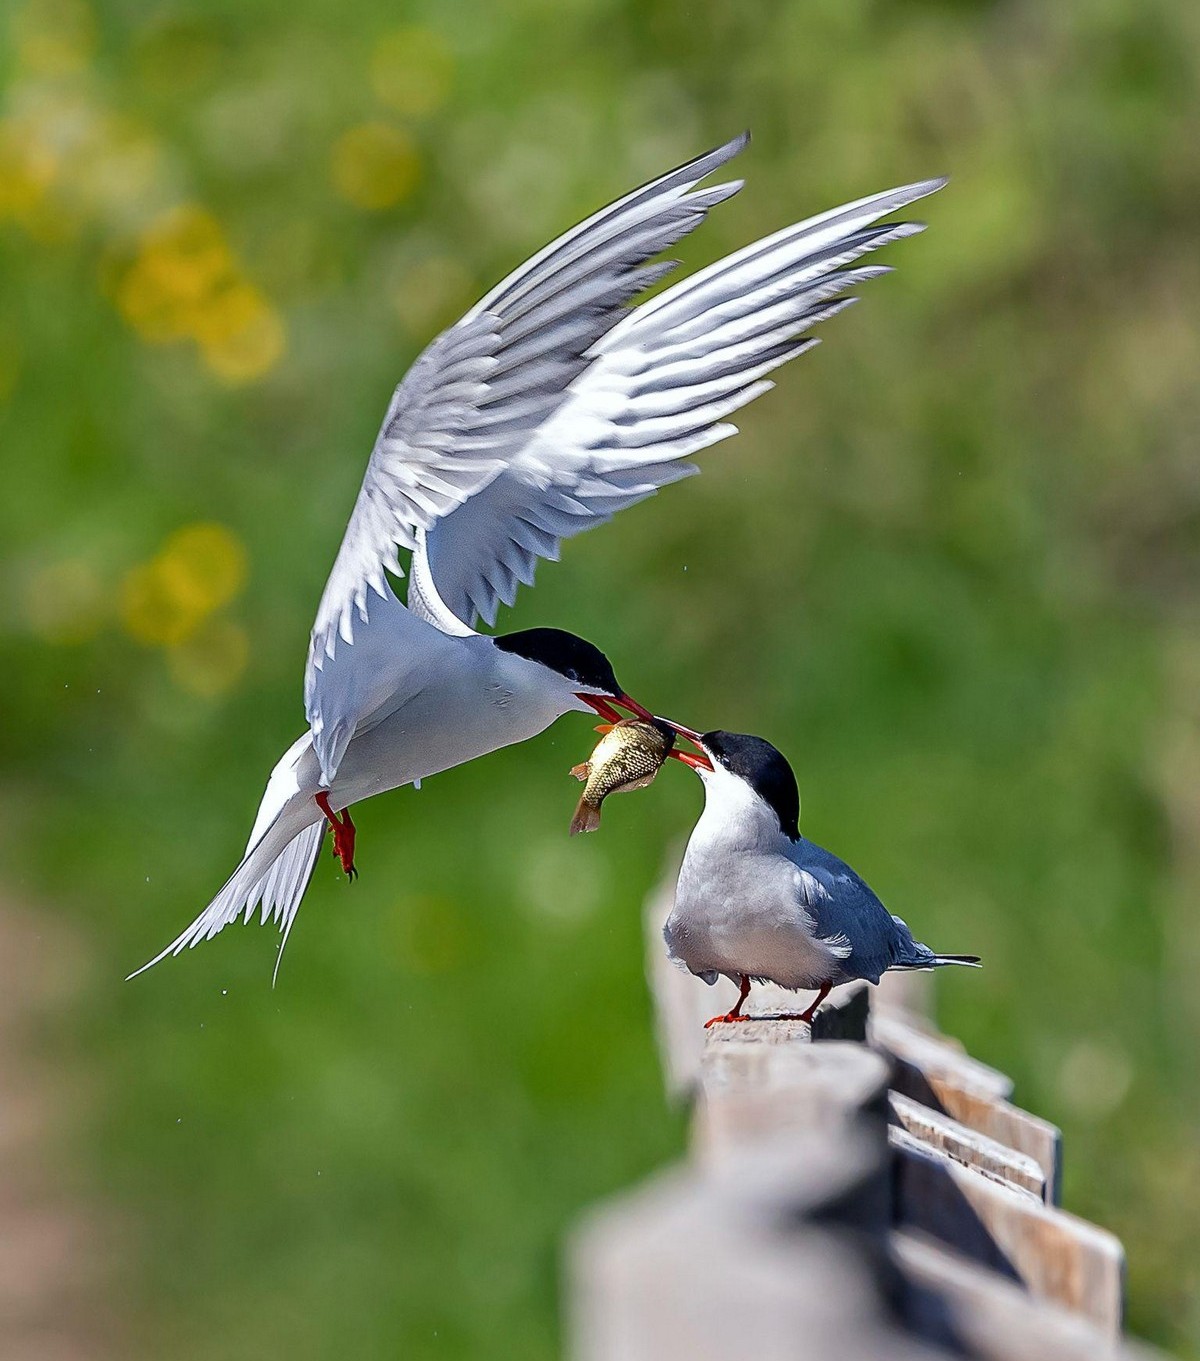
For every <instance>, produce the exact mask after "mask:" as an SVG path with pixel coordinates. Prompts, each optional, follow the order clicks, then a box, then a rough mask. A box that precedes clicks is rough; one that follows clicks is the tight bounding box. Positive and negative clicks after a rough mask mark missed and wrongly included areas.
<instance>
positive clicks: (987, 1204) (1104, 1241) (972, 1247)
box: [889, 1126, 1125, 1333]
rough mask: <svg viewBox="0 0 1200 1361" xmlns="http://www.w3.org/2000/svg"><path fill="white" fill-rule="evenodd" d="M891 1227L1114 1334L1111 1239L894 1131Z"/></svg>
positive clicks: (1118, 1264) (1120, 1301)
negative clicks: (931, 1241)
mask: <svg viewBox="0 0 1200 1361" xmlns="http://www.w3.org/2000/svg"><path fill="white" fill-rule="evenodd" d="M889 1138H890V1141H891V1144H892V1147H893V1150H894V1153H895V1159H894V1164H893V1186H894V1205H895V1214H896V1224H897V1227H900V1228H912V1229H918V1230H921V1231H923V1232H925V1233H928V1234H930V1235H932V1236H933V1237H934V1238H937V1239H939V1240H941V1241H942V1242H944V1243H947V1244H949V1245H951V1246H953V1247H954V1248H955V1249H957V1250H958V1251H959V1252H962V1253H963V1254H965V1255H966V1256H968V1257H970V1258H972V1259H973V1260H974V1261H976V1262H978V1263H980V1264H981V1265H983V1266H986V1267H989V1268H991V1269H992V1270H994V1271H997V1272H999V1273H1000V1274H1001V1275H1004V1276H1008V1277H1009V1278H1010V1279H1012V1280H1015V1281H1019V1282H1021V1283H1022V1284H1023V1285H1024V1286H1025V1287H1026V1289H1028V1290H1029V1292H1030V1293H1031V1294H1032V1295H1035V1296H1037V1297H1038V1298H1039V1299H1045V1300H1051V1301H1054V1302H1055V1303H1057V1304H1060V1305H1062V1306H1064V1307H1065V1308H1068V1309H1073V1310H1075V1311H1077V1312H1078V1313H1080V1314H1082V1315H1083V1316H1085V1317H1086V1318H1089V1319H1090V1320H1091V1321H1092V1322H1093V1323H1095V1324H1096V1325H1097V1326H1099V1327H1101V1328H1103V1329H1105V1330H1107V1331H1109V1332H1111V1333H1116V1332H1117V1331H1119V1329H1120V1326H1121V1318H1122V1312H1123V1305H1124V1268H1125V1255H1124V1252H1123V1250H1122V1248H1121V1245H1120V1243H1119V1241H1118V1240H1117V1239H1116V1238H1114V1237H1113V1235H1112V1234H1110V1233H1106V1232H1105V1231H1104V1230H1103V1229H1098V1228H1096V1227H1095V1226H1094V1225H1092V1224H1088V1223H1085V1222H1084V1221H1083V1220H1081V1219H1076V1218H1075V1216H1074V1215H1069V1214H1066V1213H1065V1212H1064V1211H1062V1210H1058V1209H1054V1208H1052V1207H1049V1206H1046V1205H1043V1204H1042V1203H1041V1202H1040V1201H1039V1200H1038V1199H1037V1198H1036V1197H1035V1196H1033V1195H1032V1194H1030V1193H1029V1192H1027V1191H1022V1190H1019V1189H1017V1188H1016V1187H1013V1186H1009V1185H1006V1184H1004V1183H1002V1182H1000V1181H998V1180H995V1179H993V1178H989V1177H987V1176H985V1175H984V1174H983V1173H981V1172H979V1171H978V1170H976V1169H975V1168H971V1167H966V1166H964V1165H963V1164H962V1163H958V1162H955V1161H954V1160H953V1159H951V1158H949V1157H947V1156H946V1155H945V1154H944V1153H942V1152H940V1151H938V1150H936V1149H933V1148H930V1147H928V1146H927V1145H925V1144H922V1143H921V1142H920V1141H919V1140H917V1139H914V1138H913V1137H912V1136H911V1135H910V1134H908V1133H907V1132H906V1131H904V1130H902V1129H898V1128H896V1127H895V1126H892V1128H891V1129H890V1130H889Z"/></svg>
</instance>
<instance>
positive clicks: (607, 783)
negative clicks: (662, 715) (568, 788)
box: [571, 718, 675, 836]
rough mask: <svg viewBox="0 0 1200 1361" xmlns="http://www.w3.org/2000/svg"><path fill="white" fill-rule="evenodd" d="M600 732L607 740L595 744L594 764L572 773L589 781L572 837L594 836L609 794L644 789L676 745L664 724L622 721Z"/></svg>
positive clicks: (586, 765)
mask: <svg viewBox="0 0 1200 1361" xmlns="http://www.w3.org/2000/svg"><path fill="white" fill-rule="evenodd" d="M597 732H602V733H603V734H604V736H603V737H602V738H601V739H600V741H599V742H597V743H596V749H595V750H594V751H593V752H592V756H591V760H589V761H584V762H583V763H582V764H581V765H577V766H575V767H574V769H572V771H571V774H572V775H574V776H575V778H576V779H577V780H586V781H587V784H586V786H585V788H584V791H583V795H582V797H581V798H580V800H579V805H578V807H577V808H576V809H575V816H574V817H573V818H572V819H571V835H572V836H574V835H575V834H576V833H577V832H594V831H595V830H596V828H597V827H599V826H600V805H601V804H602V803H603V802H604V800H605V799H606V798H607V797H608V796H609V795H610V794H623V793H624V792H625V791H626V790H629V789H644V788H645V787H646V785H648V784H649V783H650V782H651V780H653V779H654V777H655V776H656V775H657V774H658V772H659V769H660V767H661V766H662V764H663V762H664V761H665V760H666V759H667V757H668V756H669V755H670V754H671V748H672V747H673V746H674V745H675V734H674V733H673V732H672V731H671V729H670V728H669V727H668V726H667V725H666V724H665V723H658V722H654V723H645V722H643V721H642V720H641V719H637V718H626V719H622V721H621V722H620V723H614V724H613V725H612V726H611V727H602V728H598V729H597Z"/></svg>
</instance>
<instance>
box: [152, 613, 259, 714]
mask: <svg viewBox="0 0 1200 1361" xmlns="http://www.w3.org/2000/svg"><path fill="white" fill-rule="evenodd" d="M249 655H250V640H249V638H248V637H247V636H246V630H245V629H244V628H243V627H242V626H241V625H240V624H235V623H233V622H232V621H231V620H228V619H206V620H205V621H204V622H203V623H202V624H201V625H200V626H199V627H198V628H197V629H196V631H195V632H194V633H192V634H191V635H190V636H189V637H187V638H185V639H184V640H183V641H182V642H181V643H178V644H176V645H174V646H172V647H169V648H168V650H167V667H168V669H169V670H170V673H171V678H172V680H174V681H175V683H176V684H177V685H178V686H179V687H180V688H181V689H183V690H186V691H188V693H189V694H193V695H198V696H199V697H200V698H202V699H214V698H216V696H218V695H223V694H225V693H226V692H227V691H229V690H231V689H232V688H233V687H234V686H235V685H236V684H237V682H238V681H239V680H240V679H241V676H242V673H243V672H244V671H245V669H246V661H247V658H248V657H249Z"/></svg>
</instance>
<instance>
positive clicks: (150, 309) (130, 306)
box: [117, 205, 235, 344]
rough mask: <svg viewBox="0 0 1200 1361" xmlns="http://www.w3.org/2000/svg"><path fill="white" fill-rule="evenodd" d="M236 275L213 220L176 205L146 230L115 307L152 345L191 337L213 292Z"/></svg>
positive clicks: (202, 212)
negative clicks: (198, 318) (197, 320)
mask: <svg viewBox="0 0 1200 1361" xmlns="http://www.w3.org/2000/svg"><path fill="white" fill-rule="evenodd" d="M234 276H235V266H234V260H233V255H232V253H231V252H230V250H229V247H228V246H227V245H226V243H225V236H224V233H223V232H222V231H221V227H220V224H219V223H218V222H217V221H216V219H215V218H214V217H213V216H212V215H211V214H210V213H208V212H205V210H204V209H202V208H199V207H196V206H195V205H188V206H186V207H182V208H175V209H173V210H172V211H171V212H169V213H167V214H165V215H164V216H163V217H162V218H160V219H159V220H158V221H157V222H156V223H154V225H153V226H151V227H150V228H149V230H148V231H146V232H145V233H144V234H143V236H142V239H141V243H140V248H139V251H138V255H137V258H136V259H135V260H134V262H133V264H132V265H131V266H130V267H129V269H128V270H127V271H126V273H125V275H124V277H123V278H122V279H121V281H120V283H119V284H118V285H117V307H118V309H119V310H120V312H121V315H122V316H123V317H124V318H125V320H126V321H128V322H129V324H130V325H131V326H132V327H133V328H134V330H136V331H137V332H138V334H139V335H140V336H141V337H142V338H143V339H144V340H148V341H151V342H152V343H155V344H165V343H167V342H168V341H172V340H181V339H183V338H184V337H186V336H188V335H191V334H192V331H193V329H194V326H195V322H196V318H197V317H198V316H199V315H202V313H203V311H204V309H205V308H206V307H207V306H208V304H209V300H210V298H211V296H212V294H213V293H214V292H215V291H216V290H217V289H218V288H221V287H222V286H225V285H227V284H228V282H229V281H230V280H231V279H232V278H234Z"/></svg>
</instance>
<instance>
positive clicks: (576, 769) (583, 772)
mask: <svg viewBox="0 0 1200 1361" xmlns="http://www.w3.org/2000/svg"><path fill="white" fill-rule="evenodd" d="M591 773H592V763H591V762H590V761H580V763H579V764H578V765H577V766H572V767H571V774H572V775H574V776H575V778H576V779H577V780H586V779H587V777H588V776H589V775H590V774H591Z"/></svg>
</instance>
